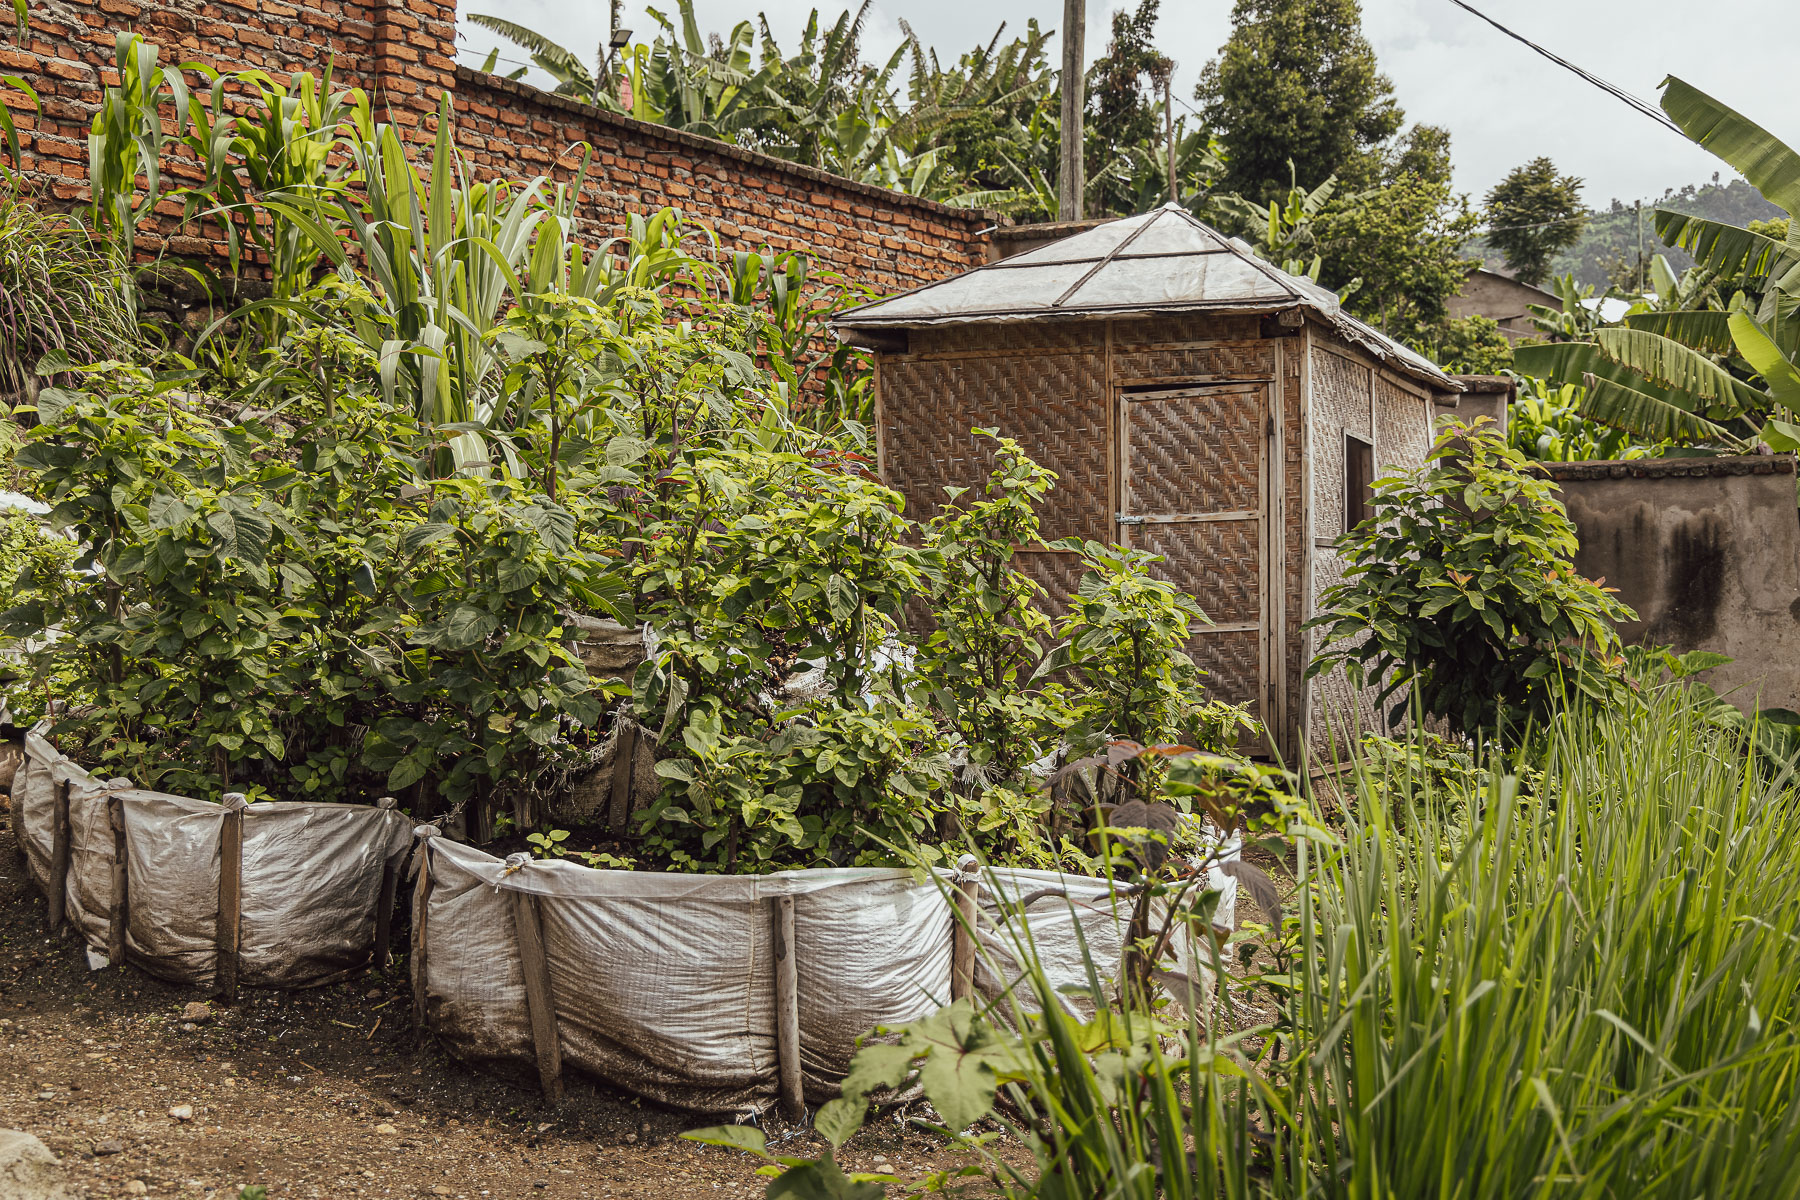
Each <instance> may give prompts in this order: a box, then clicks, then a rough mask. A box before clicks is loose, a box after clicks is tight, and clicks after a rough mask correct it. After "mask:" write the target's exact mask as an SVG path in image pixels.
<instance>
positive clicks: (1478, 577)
mask: <svg viewBox="0 0 1800 1200" xmlns="http://www.w3.org/2000/svg"><path fill="white" fill-rule="evenodd" d="M1371 505H1372V508H1373V510H1374V515H1373V516H1372V517H1371V518H1370V519H1369V520H1367V521H1365V522H1364V523H1363V524H1362V525H1360V526H1359V527H1357V528H1356V529H1354V530H1352V531H1351V532H1349V533H1347V534H1345V535H1344V536H1343V537H1342V538H1340V539H1339V542H1338V546H1339V551H1340V553H1342V554H1343V555H1344V557H1345V560H1346V563H1347V565H1346V568H1345V580H1344V582H1343V583H1341V584H1338V585H1335V586H1333V587H1330V588H1327V589H1326V590H1325V592H1324V593H1323V594H1322V596H1321V597H1320V605H1319V615H1318V616H1317V617H1315V618H1314V619H1313V621H1312V622H1311V623H1310V627H1311V628H1318V629H1322V630H1323V631H1324V633H1323V641H1324V646H1323V648H1322V649H1321V651H1320V653H1319V654H1318V656H1317V657H1316V658H1315V659H1314V661H1313V662H1312V664H1311V665H1310V666H1309V667H1308V668H1307V670H1308V674H1309V677H1311V676H1315V675H1318V674H1321V673H1323V672H1325V671H1329V670H1332V669H1334V668H1337V667H1342V668H1344V669H1345V670H1346V671H1347V673H1348V675H1349V678H1350V681H1351V682H1352V683H1353V684H1354V685H1356V686H1358V687H1361V686H1364V685H1365V683H1367V684H1370V685H1372V686H1374V687H1375V688H1376V689H1377V694H1376V699H1375V703H1376V704H1377V705H1378V706H1380V705H1384V704H1386V703H1387V702H1388V701H1389V700H1390V699H1393V698H1394V697H1395V696H1396V694H1397V693H1400V692H1401V691H1402V689H1411V693H1412V699H1411V701H1410V702H1412V703H1417V704H1418V705H1419V706H1420V708H1421V710H1422V711H1423V712H1425V713H1427V714H1429V715H1431V716H1436V717H1443V718H1445V719H1447V720H1448V721H1449V722H1450V723H1451V724H1452V726H1454V727H1455V728H1457V729H1459V730H1462V731H1464V732H1470V733H1473V732H1476V731H1488V732H1490V733H1491V732H1493V731H1495V730H1497V729H1499V728H1500V727H1501V726H1502V724H1503V723H1513V724H1515V725H1516V723H1518V722H1522V721H1526V720H1538V721H1541V720H1543V719H1544V718H1545V717H1546V716H1548V714H1549V712H1550V711H1551V708H1552V706H1553V704H1554V702H1555V699H1556V697H1557V696H1558V694H1559V691H1560V689H1562V688H1565V687H1567V688H1570V689H1573V690H1575V691H1578V692H1581V693H1583V694H1587V695H1591V696H1595V697H1599V698H1605V697H1609V696H1613V695H1615V694H1616V693H1617V689H1618V688H1619V687H1621V686H1622V679H1621V676H1620V674H1619V670H1618V668H1619V666H1620V665H1622V661H1623V660H1622V659H1621V658H1620V656H1619V637H1618V633H1617V631H1616V630H1615V628H1614V623H1615V622H1618V621H1622V620H1631V619H1633V617H1634V614H1633V613H1632V612H1631V610H1630V609H1629V608H1627V607H1626V606H1625V605H1624V604H1622V603H1620V602H1619V601H1618V600H1617V599H1615V598H1614V597H1613V596H1612V595H1611V593H1609V592H1607V591H1606V590H1605V589H1603V588H1602V587H1601V586H1600V585H1599V584H1597V583H1594V582H1592V581H1590V580H1587V579H1584V578H1583V577H1581V576H1580V575H1579V574H1577V573H1576V572H1575V570H1574V566H1573V560H1574V555H1575V549H1576V538H1575V527H1574V525H1573V523H1572V522H1570V520H1569V517H1568V514H1567V512H1565V511H1564V509H1563V507H1562V505H1561V503H1559V502H1558V501H1557V499H1556V486H1555V485H1554V484H1553V483H1551V482H1550V481H1549V480H1548V479H1545V478H1543V477H1542V476H1540V475H1538V474H1536V473H1534V472H1533V471H1532V470H1531V469H1530V467H1529V465H1528V463H1527V462H1526V460H1525V458H1524V457H1523V456H1522V455H1520V454H1519V453H1518V451H1516V450H1513V449H1511V448H1509V447H1508V446H1507V445H1506V444H1505V443H1504V442H1502V441H1501V440H1500V438H1499V437H1498V436H1497V435H1496V434H1494V433H1492V432H1491V431H1489V430H1487V429H1484V428H1482V426H1481V424H1480V423H1479V422H1478V423H1477V424H1476V425H1475V426H1474V427H1469V426H1464V425H1460V424H1453V425H1451V426H1449V427H1448V428H1447V429H1445V431H1444V432H1443V433H1442V434H1441V435H1440V436H1439V438H1438V440H1437V442H1436V444H1435V445H1434V446H1433V448H1432V451H1431V453H1430V455H1429V456H1428V457H1427V460H1426V462H1425V464H1424V465H1423V466H1421V467H1418V468H1415V469H1413V470H1410V471H1407V472H1404V473H1402V474H1400V475H1395V476H1391V477H1389V478H1387V479H1382V480H1378V481H1376V483H1375V486H1374V496H1373V499H1372V502H1371ZM1408 703H1409V701H1408V700H1407V699H1401V700H1399V701H1398V702H1397V703H1396V704H1395V705H1394V707H1393V709H1392V711H1391V713H1390V720H1394V721H1397V720H1398V719H1399V718H1400V716H1401V715H1402V714H1403V713H1404V712H1405V710H1406V707H1407V704H1408Z"/></svg>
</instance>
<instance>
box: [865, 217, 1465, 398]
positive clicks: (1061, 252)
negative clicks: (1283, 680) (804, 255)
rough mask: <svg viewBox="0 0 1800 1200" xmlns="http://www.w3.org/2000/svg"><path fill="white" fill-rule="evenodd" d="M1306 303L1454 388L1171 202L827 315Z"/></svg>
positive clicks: (1260, 307)
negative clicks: (909, 289)
mask: <svg viewBox="0 0 1800 1200" xmlns="http://www.w3.org/2000/svg"><path fill="white" fill-rule="evenodd" d="M1294 307H1300V308H1306V309H1310V310H1311V311H1313V312H1314V313H1317V314H1318V316H1319V317H1320V318H1321V319H1322V320H1324V321H1325V322H1326V323H1327V324H1329V325H1330V326H1331V327H1332V328H1333V329H1334V330H1335V331H1336V332H1337V333H1338V334H1339V335H1340V336H1341V337H1343V338H1344V339H1346V340H1347V341H1349V342H1351V343H1353V344H1355V345H1357V346H1359V347H1361V348H1363V349H1364V350H1367V351H1368V352H1369V353H1371V354H1373V355H1374V356H1375V357H1376V358H1378V359H1380V360H1381V361H1382V362H1384V363H1387V364H1389V365H1391V366H1393V367H1395V368H1396V369H1398V370H1401V371H1404V372H1405V373H1406V374H1408V375H1411V376H1413V377H1415V378H1418V379H1422V380H1424V381H1426V382H1427V383H1429V384H1430V385H1431V386H1432V387H1434V388H1436V389H1438V390H1440V391H1446V392H1455V391H1460V390H1461V387H1460V385H1458V384H1457V383H1456V381H1455V380H1453V379H1451V378H1450V377H1449V376H1448V375H1446V374H1445V373H1444V372H1443V371H1441V370H1439V369H1438V367H1437V366H1436V365H1435V364H1433V363H1432V362H1431V361H1430V360H1429V359H1427V358H1425V357H1424V356H1423V355H1421V354H1419V353H1417V352H1415V351H1413V350H1410V349H1408V348H1407V347H1405V346H1403V345H1401V344H1400V343H1399V342H1397V341H1395V340H1394V339H1393V338H1390V337H1388V336H1387V335H1386V334H1384V333H1382V332H1380V331H1379V330H1377V329H1373V328H1371V327H1370V326H1368V325H1365V324H1363V323H1362V322H1361V321H1359V320H1357V319H1356V318H1355V317H1352V316H1351V315H1350V314H1349V313H1347V312H1345V311H1344V310H1343V306H1342V305H1341V304H1339V303H1338V298H1337V295H1336V294H1335V293H1333V292H1331V291H1329V290H1328V289H1326V288H1322V287H1320V286H1319V285H1318V284H1316V283H1314V282H1313V281H1312V280H1310V279H1305V278H1302V277H1300V276H1297V275H1290V274H1288V273H1287V272H1286V271H1283V270H1281V269H1280V268H1278V267H1275V266H1272V265H1270V264H1269V263H1266V262H1264V261H1263V260H1262V259H1260V258H1258V257H1256V255H1255V253H1254V252H1253V251H1252V250H1251V249H1250V247H1249V246H1247V245H1245V244H1244V243H1243V242H1241V241H1239V240H1237V239H1236V238H1227V237H1226V236H1225V235H1224V234H1222V233H1220V232H1219V231H1218V230H1216V229H1213V228H1211V227H1210V226H1208V225H1206V224H1204V223H1203V222H1201V221H1199V220H1196V219H1195V218H1194V217H1193V216H1192V215H1191V214H1190V213H1188V212H1187V210H1185V209H1183V208H1182V207H1180V206H1179V205H1176V204H1165V205H1163V206H1162V207H1161V208H1158V209H1154V210H1152V211H1151V212H1148V213H1144V214H1143V215H1141V216H1136V217H1126V218H1124V219H1122V220H1118V221H1111V222H1108V223H1107V224H1105V225H1101V226H1099V227H1097V228H1094V229H1089V230H1087V231H1085V232H1082V233H1077V234H1074V235H1073V236H1071V237H1066V238H1063V239H1062V240H1060V241H1056V242H1052V243H1051V244H1050V245H1048V246H1040V247H1038V248H1037V249H1036V250H1030V251H1027V252H1026V253H1024V254H1019V255H1015V256H1014V257H1012V258H1007V259H1002V260H1001V261H1000V262H995V263H989V264H987V265H986V266H982V267H976V268H974V269H973V270H970V271H965V272H963V273H962V274H961V275H953V276H951V277H950V278H949V279H945V280H942V281H940V282H938V283H930V284H926V285H925V286H924V287H919V288H914V289H913V290H912V291H909V292H902V293H901V294H899V295H898V296H893V297H890V298H889V299H886V300H878V301H876V302H875V303H873V304H864V305H861V306H860V307H857V308H852V309H848V310H846V311H844V312H842V313H839V314H838V316H837V318H836V319H835V320H834V321H833V324H834V325H835V326H836V327H838V328H841V329H845V330H850V329H916V328H922V327H926V326H931V325H950V324H979V323H987V322H1009V321H1039V320H1053V319H1059V318H1061V319H1066V318H1072V317H1099V316H1116V315H1129V314H1133V313H1147V312H1207V311H1212V312H1233V313H1257V312H1274V311H1277V310H1280V309H1285V308H1294Z"/></svg>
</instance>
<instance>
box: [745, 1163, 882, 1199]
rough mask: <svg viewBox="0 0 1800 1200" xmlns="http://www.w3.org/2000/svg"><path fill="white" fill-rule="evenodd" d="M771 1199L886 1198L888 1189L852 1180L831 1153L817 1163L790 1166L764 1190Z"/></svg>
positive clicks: (872, 1183) (876, 1184) (877, 1184)
mask: <svg viewBox="0 0 1800 1200" xmlns="http://www.w3.org/2000/svg"><path fill="white" fill-rule="evenodd" d="M764 1195H765V1196H766V1197H767V1200H883V1198H884V1197H885V1196H886V1195H887V1189H886V1188H885V1187H883V1186H882V1185H881V1184H879V1183H874V1182H859V1181H856V1180H852V1179H851V1178H850V1177H849V1176H847V1175H845V1174H844V1172H843V1171H842V1170H841V1169H840V1168H839V1167H838V1165H837V1162H836V1161H835V1160H833V1158H832V1157H831V1154H830V1153H829V1152H827V1153H826V1155H825V1156H824V1157H823V1158H821V1159H820V1160H819V1161H818V1162H816V1163H801V1164H799V1165H797V1166H792V1167H789V1168H788V1169H787V1170H785V1171H783V1172H782V1173H781V1174H780V1175H778V1176H776V1178H775V1180H774V1182H772V1183H770V1184H769V1190H768V1191H767V1192H765V1193H764Z"/></svg>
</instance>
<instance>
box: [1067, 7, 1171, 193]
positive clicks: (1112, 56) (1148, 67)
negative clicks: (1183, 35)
mask: <svg viewBox="0 0 1800 1200" xmlns="http://www.w3.org/2000/svg"><path fill="white" fill-rule="evenodd" d="M1160 3H1161V0H1141V2H1140V3H1139V4H1138V6H1137V11H1135V12H1133V11H1131V10H1129V9H1120V10H1119V11H1117V12H1115V13H1113V15H1112V41H1111V42H1109V43H1108V44H1107V47H1106V53H1105V55H1103V56H1102V57H1101V59H1100V61H1099V62H1097V63H1095V64H1094V67H1093V72H1092V74H1093V78H1091V79H1090V80H1089V81H1088V85H1087V96H1088V115H1087V145H1086V147H1085V151H1086V155H1087V177H1088V178H1089V179H1091V180H1094V181H1096V182H1097V184H1098V185H1099V186H1098V191H1099V193H1100V194H1099V195H1097V196H1092V195H1091V196H1090V197H1089V198H1088V203H1089V205H1090V206H1091V207H1092V208H1093V209H1094V211H1095V212H1105V213H1114V212H1135V211H1137V210H1136V209H1135V208H1134V207H1131V205H1132V203H1133V201H1135V199H1136V197H1135V196H1134V195H1130V194H1128V193H1129V190H1130V189H1129V187H1128V184H1127V181H1124V180H1120V179H1117V178H1114V177H1112V176H1113V174H1114V173H1112V172H1109V170H1108V168H1110V167H1112V166H1113V165H1114V164H1115V163H1117V162H1118V161H1119V159H1120V158H1121V157H1122V156H1123V155H1125V154H1127V153H1128V152H1129V151H1130V150H1131V149H1133V148H1135V147H1138V146H1144V145H1150V146H1159V145H1160V144H1161V143H1162V122H1161V120H1160V119H1159V118H1160V116H1161V109H1162V97H1161V96H1158V95H1156V94H1155V92H1156V91H1157V90H1160V87H1161V84H1160V82H1159V81H1160V80H1161V79H1163V78H1164V77H1165V76H1166V73H1167V72H1168V70H1169V69H1170V68H1171V67H1173V66H1174V63H1172V62H1171V61H1170V60H1169V59H1168V57H1167V56H1165V55H1163V54H1162V53H1161V52H1159V51H1158V50H1157V49H1156V46H1155V45H1154V44H1153V41H1152V38H1153V35H1154V32H1155V29H1156V18H1157V9H1158V6H1159V5H1160Z"/></svg>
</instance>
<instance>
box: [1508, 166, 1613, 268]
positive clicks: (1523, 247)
mask: <svg viewBox="0 0 1800 1200" xmlns="http://www.w3.org/2000/svg"><path fill="white" fill-rule="evenodd" d="M1483 215H1484V216H1485V217H1486V218H1487V223H1488V231H1487V243H1488V245H1490V246H1492V247H1493V248H1494V249H1496V250H1498V251H1500V253H1501V254H1503V255H1505V256H1506V265H1507V266H1508V267H1509V268H1510V269H1511V270H1512V272H1513V274H1514V275H1515V276H1517V277H1518V278H1519V279H1520V280H1521V281H1523V282H1525V283H1531V284H1539V283H1542V282H1544V280H1545V279H1546V278H1547V277H1548V276H1549V274H1550V264H1551V262H1552V261H1554V260H1555V258H1556V256H1557V255H1559V254H1561V253H1562V252H1563V251H1564V250H1567V249H1568V248H1569V247H1570V246H1573V245H1574V244H1575V243H1576V242H1578V241H1580V240H1581V229H1582V226H1583V225H1585V224H1586V223H1587V210H1586V209H1584V208H1583V207H1582V206H1581V180H1579V179H1577V178H1576V177H1575V176H1573V175H1558V174H1557V173H1556V164H1555V163H1553V162H1551V161H1550V160H1549V159H1547V158H1541V157H1540V158H1534V159H1532V160H1531V161H1530V162H1528V163H1525V164H1523V165H1522V166H1517V167H1514V168H1513V169H1512V170H1511V171H1509V172H1507V175H1506V178H1505V179H1502V180H1501V181H1500V182H1499V183H1497V184H1495V185H1494V187H1493V190H1492V191H1490V192H1488V194H1487V204H1486V206H1485V210H1484V213H1483Z"/></svg>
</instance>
